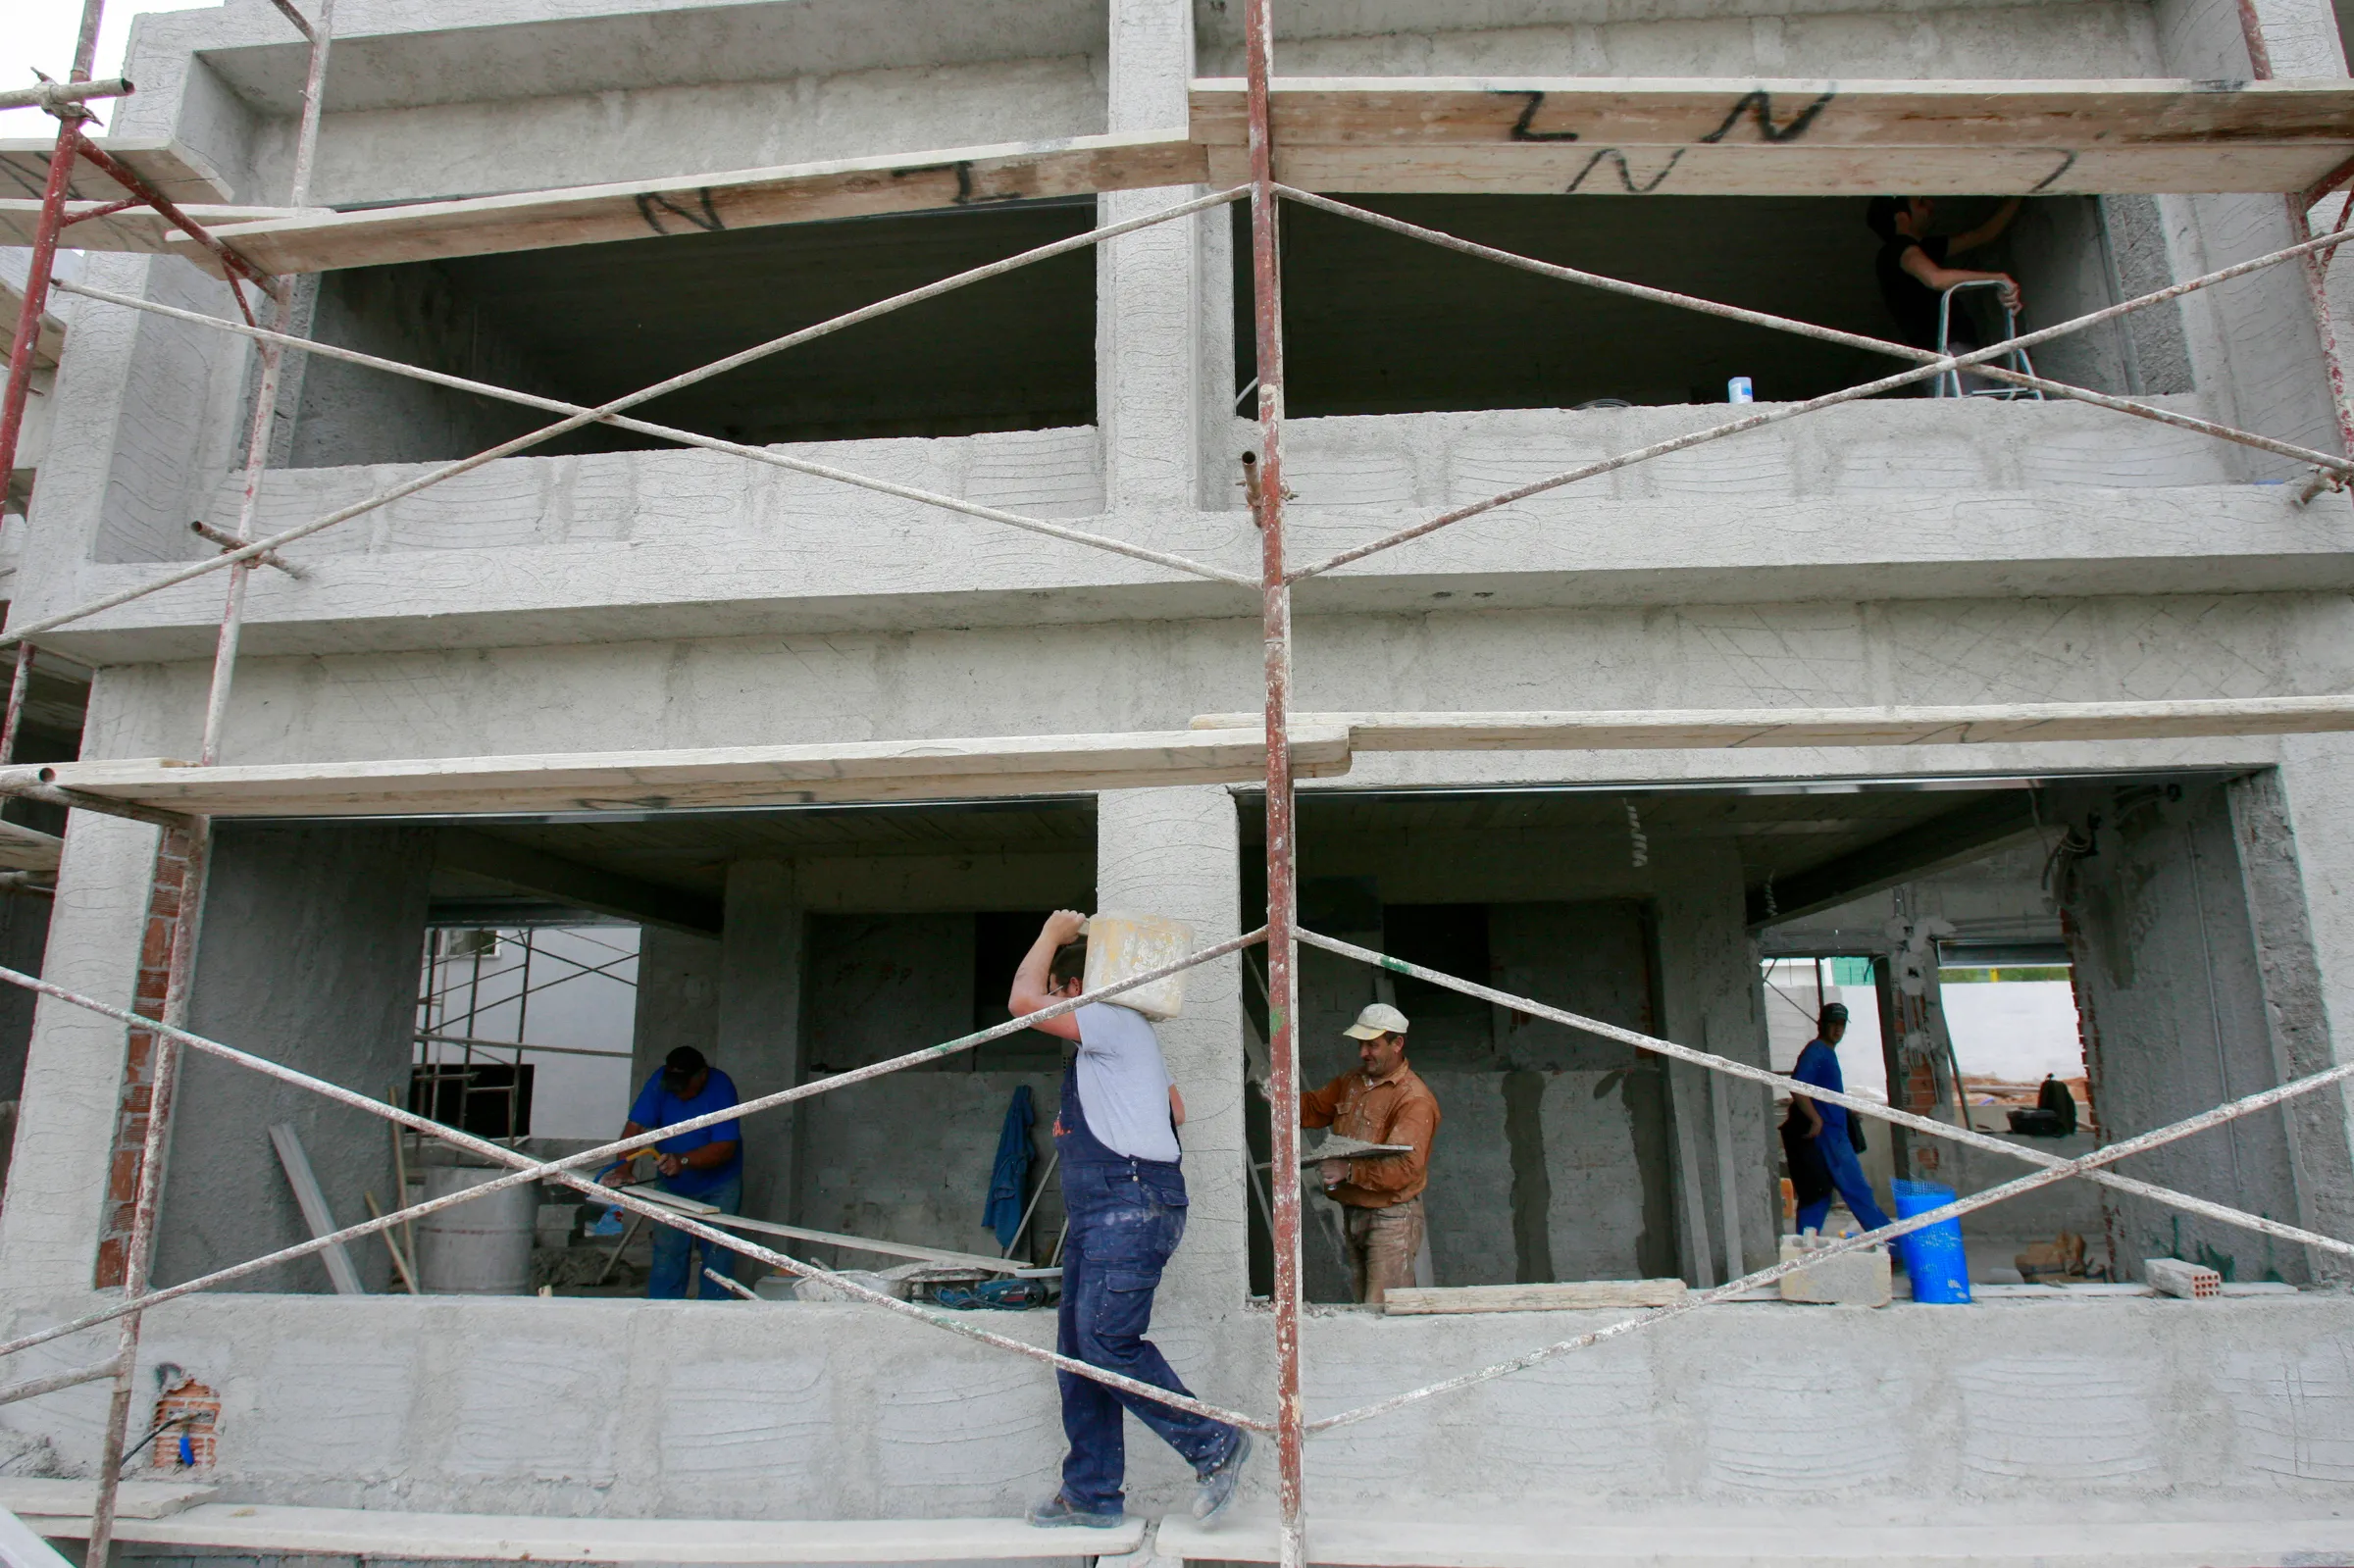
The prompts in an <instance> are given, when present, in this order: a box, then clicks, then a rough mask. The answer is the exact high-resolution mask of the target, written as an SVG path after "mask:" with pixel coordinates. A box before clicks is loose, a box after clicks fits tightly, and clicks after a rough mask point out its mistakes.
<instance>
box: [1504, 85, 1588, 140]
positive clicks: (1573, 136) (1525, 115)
mask: <svg viewBox="0 0 2354 1568" xmlns="http://www.w3.org/2000/svg"><path fill="white" fill-rule="evenodd" d="M1502 96H1504V97H1507V98H1511V97H1522V98H1526V99H1527V100H1528V102H1527V103H1525V104H1523V105H1521V106H1520V118H1519V119H1517V120H1515V121H1513V122H1512V129H1511V137H1512V140H1514V141H1575V140H1577V132H1576V131H1574V130H1532V129H1530V128H1529V127H1530V126H1532V125H1533V124H1534V123H1535V122H1536V118H1537V111H1538V110H1540V109H1542V108H1544V107H1545V95H1544V94H1543V93H1541V92H1520V93H1516V94H1515V93H1510V92H1507V93H1504V94H1503V95H1502Z"/></svg>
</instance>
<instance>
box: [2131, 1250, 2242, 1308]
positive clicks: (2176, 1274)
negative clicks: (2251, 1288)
mask: <svg viewBox="0 0 2354 1568" xmlns="http://www.w3.org/2000/svg"><path fill="white" fill-rule="evenodd" d="M2141 1277H2142V1278H2143V1279H2144V1280H2147V1281H2148V1282H2149V1283H2150V1284H2151V1285H2152V1286H2154V1287H2156V1288H2157V1289H2158V1290H2163V1291H2165V1292H2166V1293H2167V1294H2168V1295H2178V1296H2180V1297H2182V1299H2183V1300H2185V1301H2211V1300H2214V1299H2215V1298H2216V1297H2218V1296H2220V1295H2222V1294H2223V1293H2224V1277H2223V1276H2222V1275H2221V1274H2218V1273H2217V1272H2216V1271H2215V1270H2213V1269H2203V1268H2201V1267H2199V1265H2197V1264H2196V1263H2185V1262H2183V1261H2182V1260H2181V1259H2180V1258H2144V1259H2142V1261H2141Z"/></svg>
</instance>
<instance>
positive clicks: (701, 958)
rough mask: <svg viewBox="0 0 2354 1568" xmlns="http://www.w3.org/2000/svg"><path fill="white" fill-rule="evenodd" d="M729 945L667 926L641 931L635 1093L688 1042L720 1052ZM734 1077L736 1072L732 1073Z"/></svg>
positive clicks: (632, 1065)
mask: <svg viewBox="0 0 2354 1568" xmlns="http://www.w3.org/2000/svg"><path fill="white" fill-rule="evenodd" d="M723 957H724V949H723V948H722V946H721V944H720V943H719V942H718V941H715V940H713V939H712V938H711V937H709V936H692V935H691V934H690V933H687V932H683V931H671V930H669V929H667V928H665V927H661V926H646V927H644V928H642V929H640V932H639V934H638V1014H637V1025H636V1028H635V1030H634V1031H633V1032H632V1035H631V1040H630V1092H631V1093H632V1094H635V1093H637V1092H638V1090H639V1089H640V1088H641V1087H644V1085H645V1081H646V1080H647V1079H649V1078H651V1077H653V1075H654V1071H655V1069H657V1068H659V1067H660V1066H661V1065H662V1058H664V1057H665V1056H668V1055H669V1054H670V1053H671V1052H672V1051H674V1050H676V1049H678V1048H679V1047H680V1046H682V1045H691V1046H693V1047H694V1048H695V1049H696V1050H698V1051H701V1052H702V1053H703V1054H704V1055H705V1056H706V1057H709V1058H711V1059H713V1060H717V1059H718V1054H719V983H720V964H721V962H722V959H723ZM731 1076H732V1075H731Z"/></svg>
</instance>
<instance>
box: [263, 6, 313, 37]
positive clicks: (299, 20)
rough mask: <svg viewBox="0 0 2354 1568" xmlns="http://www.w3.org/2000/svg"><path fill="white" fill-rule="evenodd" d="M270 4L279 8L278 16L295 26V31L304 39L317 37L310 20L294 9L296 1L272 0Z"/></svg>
mask: <svg viewBox="0 0 2354 1568" xmlns="http://www.w3.org/2000/svg"><path fill="white" fill-rule="evenodd" d="M270 3H271V4H272V5H274V6H276V7H278V14H279V15H280V16H281V17H284V18H285V19H286V20H287V21H288V22H291V23H292V24H294V27H295V30H296V31H298V32H300V33H301V34H302V35H303V36H304V37H306V38H311V37H315V36H317V35H316V34H315V33H313V32H312V30H311V20H310V18H308V17H306V16H304V15H303V14H302V13H301V12H299V11H297V10H295V9H294V0H270Z"/></svg>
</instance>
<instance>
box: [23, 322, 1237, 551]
mask: <svg viewBox="0 0 2354 1568" xmlns="http://www.w3.org/2000/svg"><path fill="white" fill-rule="evenodd" d="M56 286H57V288H58V289H60V290H63V291H64V292H67V293H71V294H77V295H79V296H81V297H82V298H84V299H94V300H98V301H101V302H103V303H105V304H108V305H120V306H122V307H123V308H125V309H126V310H136V311H144V312H146V313H147V314H148V315H150V316H163V317H167V318H169V319H171V320H174V321H181V322H187V323H189V324H191V325H193V326H198V327H210V328H213V329H217V330H219V331H225V332H230V333H233V334H235V335H237V336H240V337H249V338H252V339H253V340H254V341H256V342H263V343H271V342H274V343H277V344H279V345H280V346H281V347H283V348H285V349H288V350H290V351H298V352H301V353H305V354H317V355H319V356H320V357H321V358H323V359H336V360H341V361H343V362H344V363H346V364H350V365H362V366H366V367H367V368H368V369H370V370H378V371H384V372H385V373H387V374H388V375H393V376H405V377H408V378H409V379H412V380H419V381H427V382H430V383H432V384H434V385H435V386H446V387H449V388H450V389H451V390H453V391H460V392H472V393H474V394H475V395H476V396H479V397H494V398H498V399H500V400H501V401H503V402H508V403H519V404H522V405H523V406H525V407H527V408H537V409H544V410H546V411H547V412H549V413H551V414H586V413H591V412H593V410H591V409H589V408H588V406H587V405H585V404H580V403H568V402H565V401H564V400H563V399H561V398H555V397H541V396H538V395H537V394H536V393H532V392H520V391H517V390H515V389H514V388H512V387H506V386H499V385H496V384H494V383H492V382H489V381H477V380H471V379H468V378H466V377H463V376H452V375H450V374H448V373H447V372H445V371H435V370H428V369H426V368H425V367H423V366H420V365H408V364H403V363H402V362H401V361H399V360H392V359H383V358H380V357H379V356H377V355H374V354H363V353H361V352H359V351H358V350H357V349H350V348H344V347H341V346H340V345H338V344H334V343H323V342H320V341H318V340H317V339H315V338H308V337H294V336H290V335H288V334H286V333H283V332H273V331H271V330H269V329H267V328H262V327H248V326H245V325H244V324H242V323H240V322H232V321H228V320H226V319H224V318H222V317H219V316H207V315H205V314H204V313H203V312H201V311H192V310H181V309H179V307H177V306H173V305H164V304H159V303H157V302H156V301H154V300H148V299H137V298H133V297H132V296H130V295H128V294H117V293H112V292H110V291H108V290H106V289H103V288H91V287H88V286H86V285H84V284H79V283H72V282H66V281H62V280H61V281H60V282H59V283H58V284H57V285H56ZM598 423H600V424H604V425H610V426H612V427H613V428H614V429H616V430H631V431H635V432H636V433H638V434H640V435H651V436H653V437H655V438H656V439H658V440H665V441H676V442H677V443H678V444H680V445H681V446H692V447H699V448H701V449H702V450H704V451H707V452H725V453H727V454H729V455H730V456H732V457H742V458H748V459H749V460H751V461H752V462H755V463H765V464H767V465H769V466H770V467H771V468H781V469H785V470H788V471H790V472H792V473H794V474H807V475H811V476H813V477H815V478H817V479H822V480H832V481H835V482H837V483H841V484H851V485H856V486H857V487H858V488H860V489H865V490H872V491H875V492H876V493H877V494H880V495H890V496H896V497H897V498H898V499H900V500H904V501H916V502H920V503H921V504H923V505H925V506H937V507H940V508H942V509H943V510H945V511H949V512H959V513H962V514H964V515H965V516H967V517H977V518H981V519H983V520H985V521H987V522H991V523H1003V524H1005V525H1007V526H1009V527H1012V528H1017V529H1024V530H1027V531H1030V532H1032V533H1043V534H1045V535H1047V536H1048V537H1049V538H1056V539H1068V540H1069V541H1071V542H1072V543H1074V544H1085V545H1089V546H1092V547H1093V548H1096V549H1099V550H1109V551H1111V552H1112V553H1113V554H1115V555H1125V556H1128V557H1130V558H1132V559H1134V560H1139V561H1149V562H1151V563H1152V564H1153V565H1155V566H1165V567H1169V568H1171V569H1173V570H1175V571H1179V572H1185V573H1188V574H1190V575H1192V576H1194V577H1201V578H1207V579H1209V580H1210V581H1212V582H1232V583H1234V584H1235V585H1237V586H1238V587H1248V588H1253V589H1255V588H1257V587H1258V585H1259V582H1258V579H1256V578H1254V577H1248V576H1246V575H1244V574H1242V573H1240V572H1229V571H1227V570H1225V569H1224V568H1222V567H1214V566H1206V565H1204V564H1203V563H1202V562H1199V561H1193V560H1189V559H1187V558H1186V557H1184V556H1181V555H1171V554H1169V553H1168V552H1166V551H1163V550H1154V549H1150V548H1148V547H1146V546H1144V545H1141V544H1132V543H1130V542H1129V541H1127V540H1126V539H1115V538H1111V537H1109V536H1107V535H1104V534H1101V533H1091V532H1089V531H1087V530H1085V529H1075V528H1071V527H1069V526H1068V525H1066V524H1061V523H1049V522H1048V521H1046V520H1045V519H1044V518H1035V517H1030V516H1027V515H1025V514H1023V513H1019V512H1008V511H1005V510H1003V509H1002V508H999V507H994V506H983V505H980V504H979V503H977V502H973V501H968V500H965V499H964V498H963V497H961V496H955V495H944V494H942V493H940V492H939V491H937V490H926V489H920V488H918V487H916V486H915V485H912V484H900V483H897V482H896V481H891V480H881V479H875V478H873V477H871V476H868V475H864V474H858V473H854V472H852V471H851V470H848V469H839V468H835V467H833V466H831V465H830V464H825V463H817V462H812V461H811V460H810V459H808V458H804V457H793V456H791V455H790V454H787V453H784V452H775V451H771V450H769V449H768V448H766V447H761V446H747V445H745V444H744V443H742V442H741V441H729V440H722V439H721V438H720V437H718V436H716V435H705V434H702V433H701V432H699V431H696V430H680V429H678V428H677V427H675V426H670V425H657V424H654V423H652V422H651V421H648V420H639V419H631V418H628V417H627V416H624V415H608V416H605V417H603V418H602V419H600V420H599V421H598ZM207 537H210V535H209V534H208V535H207Z"/></svg>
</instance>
